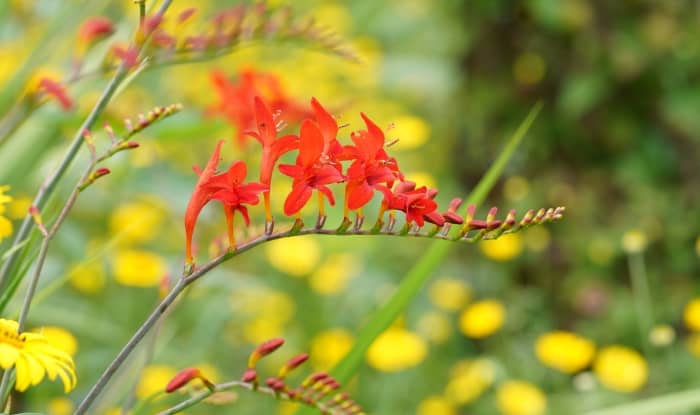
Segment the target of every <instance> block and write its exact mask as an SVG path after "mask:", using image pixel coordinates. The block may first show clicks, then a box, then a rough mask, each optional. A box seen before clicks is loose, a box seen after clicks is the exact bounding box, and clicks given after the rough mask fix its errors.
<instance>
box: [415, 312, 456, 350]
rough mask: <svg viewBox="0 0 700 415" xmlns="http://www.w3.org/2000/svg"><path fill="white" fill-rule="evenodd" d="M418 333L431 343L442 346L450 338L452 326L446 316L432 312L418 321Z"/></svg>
mask: <svg viewBox="0 0 700 415" xmlns="http://www.w3.org/2000/svg"><path fill="white" fill-rule="evenodd" d="M418 332H419V333H420V334H421V335H422V336H423V337H425V338H426V339H428V340H429V341H430V342H432V343H435V344H442V343H445V342H446V341H447V339H449V338H450V334H452V324H451V322H450V320H449V319H448V318H447V317H446V316H445V315H444V314H442V313H439V312H436V311H432V312H428V313H425V314H424V315H423V316H422V317H421V318H420V320H418Z"/></svg>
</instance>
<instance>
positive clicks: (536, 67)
mask: <svg viewBox="0 0 700 415" xmlns="http://www.w3.org/2000/svg"><path fill="white" fill-rule="evenodd" d="M546 69H547V65H546V64H545V62H544V59H542V56H540V55H539V54H537V53H534V52H525V53H522V54H520V55H519V56H518V57H517V58H516V60H515V64H514V65H513V76H514V77H515V80H516V81H517V82H518V83H519V84H520V85H524V86H529V85H535V84H537V83H539V82H540V81H541V80H542V78H544V74H545V72H546Z"/></svg>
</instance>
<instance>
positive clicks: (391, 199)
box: [384, 181, 445, 226]
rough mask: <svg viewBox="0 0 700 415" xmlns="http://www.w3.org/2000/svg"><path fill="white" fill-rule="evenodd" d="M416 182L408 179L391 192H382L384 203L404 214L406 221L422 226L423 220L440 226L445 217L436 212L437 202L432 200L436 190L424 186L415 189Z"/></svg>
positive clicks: (387, 206)
mask: <svg viewBox="0 0 700 415" xmlns="http://www.w3.org/2000/svg"><path fill="white" fill-rule="evenodd" d="M415 186H416V184H415V183H413V182H410V181H406V182H403V183H401V184H400V185H398V186H397V187H396V189H395V190H394V191H393V192H388V193H385V194H384V204H385V206H386V208H387V209H393V210H400V211H401V212H404V213H405V214H406V223H407V224H410V223H411V222H415V223H416V224H417V225H418V226H423V225H424V224H425V221H428V222H430V223H434V224H436V225H438V226H442V225H443V224H444V223H445V218H444V217H443V216H442V215H441V214H440V213H438V212H437V207H438V205H437V203H435V201H434V200H433V198H435V195H437V190H435V189H428V188H426V187H425V186H422V187H419V188H418V189H415Z"/></svg>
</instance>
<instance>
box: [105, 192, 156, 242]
mask: <svg viewBox="0 0 700 415" xmlns="http://www.w3.org/2000/svg"><path fill="white" fill-rule="evenodd" d="M163 214H164V209H163V206H162V204H161V203H160V202H159V201H157V200H155V199H153V198H152V199H150V200H148V199H144V200H141V201H138V202H130V203H125V204H123V205H121V206H119V207H117V209H115V210H114V212H113V213H112V216H111V217H110V218H109V228H110V230H111V231H112V233H113V234H114V235H118V236H119V237H120V238H121V239H122V240H123V241H125V242H145V241H149V240H151V239H153V238H154V237H156V236H157V235H158V228H159V227H160V225H161V223H162V222H163Z"/></svg>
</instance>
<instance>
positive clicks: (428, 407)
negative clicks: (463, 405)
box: [416, 396, 457, 415]
mask: <svg viewBox="0 0 700 415" xmlns="http://www.w3.org/2000/svg"><path fill="white" fill-rule="evenodd" d="M416 413H417V415H456V414H457V411H456V410H455V408H454V406H452V404H451V403H450V401H448V400H447V399H445V398H444V397H442V396H428V397H427V398H425V399H423V400H422V401H421V402H420V404H418V410H417V411H416Z"/></svg>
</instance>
